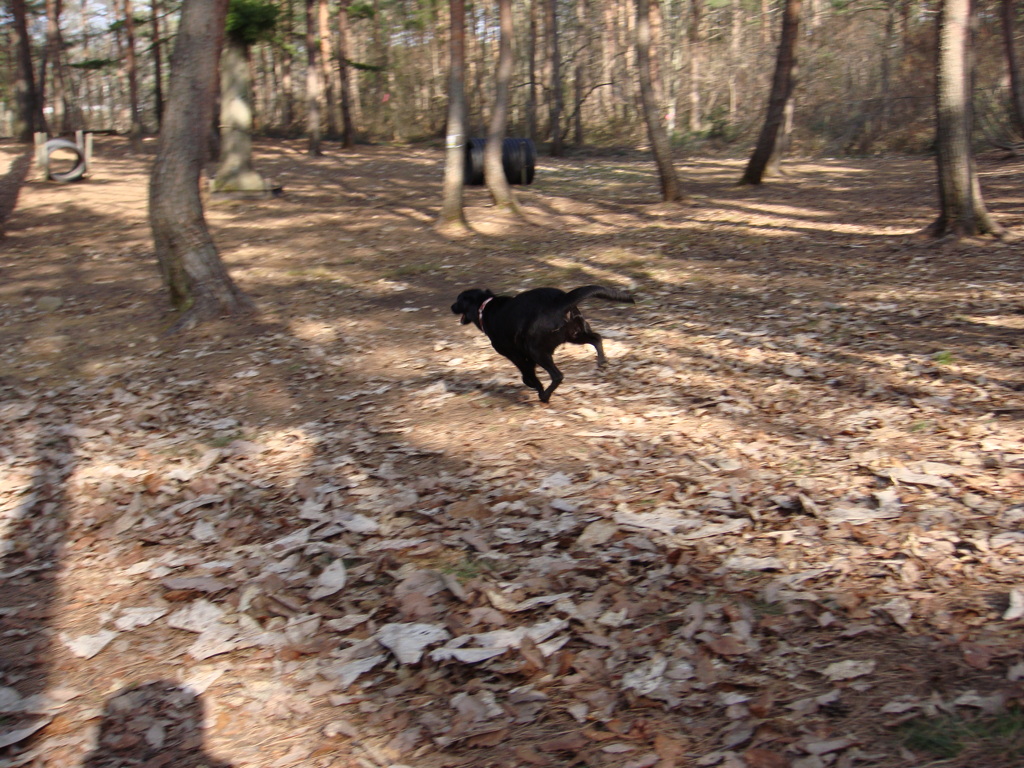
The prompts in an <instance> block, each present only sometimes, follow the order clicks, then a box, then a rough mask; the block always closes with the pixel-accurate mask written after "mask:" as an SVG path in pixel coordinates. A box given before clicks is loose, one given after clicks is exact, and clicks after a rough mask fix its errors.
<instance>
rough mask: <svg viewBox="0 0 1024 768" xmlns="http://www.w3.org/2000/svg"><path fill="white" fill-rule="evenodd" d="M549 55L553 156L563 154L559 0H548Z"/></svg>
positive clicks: (549, 114) (549, 105) (549, 108)
mask: <svg viewBox="0 0 1024 768" xmlns="http://www.w3.org/2000/svg"><path fill="white" fill-rule="evenodd" d="M545 10H546V11H547V22H546V24H545V26H546V27H547V33H548V57H549V61H550V64H551V98H550V99H549V100H548V122H549V123H550V124H551V156H552V157H561V156H562V109H563V101H562V52H561V49H560V46H559V40H558V0H547V4H546V5H545Z"/></svg>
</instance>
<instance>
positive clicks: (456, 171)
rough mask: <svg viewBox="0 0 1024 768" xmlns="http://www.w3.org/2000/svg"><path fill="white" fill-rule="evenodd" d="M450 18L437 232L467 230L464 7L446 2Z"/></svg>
mask: <svg viewBox="0 0 1024 768" xmlns="http://www.w3.org/2000/svg"><path fill="white" fill-rule="evenodd" d="M448 8H449V12H450V14H451V40H450V41H449V45H450V47H451V51H450V55H451V64H450V68H449V74H448V126H447V128H446V129H445V133H446V136H447V137H446V140H445V158H444V184H443V187H442V190H441V216H440V218H439V219H438V222H437V228H438V229H439V230H441V231H443V232H453V233H455V232H465V231H467V230H468V229H469V225H468V224H467V223H466V213H465V211H464V210H463V208H462V202H463V192H464V189H465V184H466V3H465V0H449V3H448Z"/></svg>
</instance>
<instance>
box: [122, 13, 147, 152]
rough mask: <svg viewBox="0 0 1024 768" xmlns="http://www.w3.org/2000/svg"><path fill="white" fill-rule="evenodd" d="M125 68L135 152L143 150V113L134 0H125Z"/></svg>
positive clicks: (132, 144) (131, 138)
mask: <svg viewBox="0 0 1024 768" xmlns="http://www.w3.org/2000/svg"><path fill="white" fill-rule="evenodd" d="M122 10H123V11H124V34H125V42H126V45H125V52H124V53H125V57H124V63H125V69H126V70H127V73H128V105H129V111H130V113H131V128H130V129H129V131H128V138H129V140H130V141H131V147H132V151H133V152H141V151H142V132H143V129H142V115H141V113H140V111H139V68H138V63H137V61H136V59H135V17H134V15H133V10H132V0H124V4H123V5H122Z"/></svg>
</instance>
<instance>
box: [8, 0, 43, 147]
mask: <svg viewBox="0 0 1024 768" xmlns="http://www.w3.org/2000/svg"><path fill="white" fill-rule="evenodd" d="M10 11H11V17H12V19H13V20H14V34H15V36H16V37H17V43H16V45H17V52H16V55H15V58H16V61H17V67H16V73H15V80H14V99H15V102H16V104H17V109H16V110H15V114H14V136H15V138H17V139H18V141H26V142H27V141H32V134H34V133H35V132H36V131H45V130H46V120H45V119H44V118H43V104H42V99H41V98H40V97H39V91H38V90H37V89H36V78H35V73H34V72H33V71H32V40H31V38H30V37H29V35H28V11H27V9H26V7H25V0H10Z"/></svg>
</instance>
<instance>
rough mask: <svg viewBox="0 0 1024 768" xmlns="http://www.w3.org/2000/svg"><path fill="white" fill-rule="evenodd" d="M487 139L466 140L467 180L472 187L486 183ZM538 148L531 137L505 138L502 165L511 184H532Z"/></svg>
mask: <svg viewBox="0 0 1024 768" xmlns="http://www.w3.org/2000/svg"><path fill="white" fill-rule="evenodd" d="M486 145H487V141H486V140H485V139H470V140H469V141H467V142H466V170H465V176H464V179H465V182H466V185H467V186H470V187H482V186H483V185H484V147H485V146H486ZM536 162H537V149H536V147H535V146H534V144H533V141H532V140H531V139H505V140H504V141H503V142H502V143H501V165H502V167H503V168H504V169H505V178H506V179H507V180H508V183H509V184H532V183H533V174H534V168H535V165H536Z"/></svg>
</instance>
